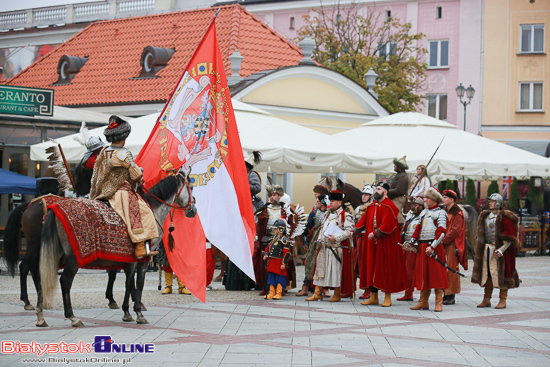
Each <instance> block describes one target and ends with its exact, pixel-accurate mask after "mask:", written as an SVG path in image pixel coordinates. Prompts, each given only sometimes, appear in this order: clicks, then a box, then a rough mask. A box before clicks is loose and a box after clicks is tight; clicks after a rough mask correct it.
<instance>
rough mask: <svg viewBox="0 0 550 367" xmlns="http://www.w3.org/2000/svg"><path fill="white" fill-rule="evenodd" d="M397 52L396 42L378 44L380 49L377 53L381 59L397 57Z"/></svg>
mask: <svg viewBox="0 0 550 367" xmlns="http://www.w3.org/2000/svg"><path fill="white" fill-rule="evenodd" d="M396 50H397V43H395V42H380V43H378V48H377V49H376V53H377V54H378V56H379V57H383V58H384V59H385V58H386V57H388V56H392V55H395V53H396Z"/></svg>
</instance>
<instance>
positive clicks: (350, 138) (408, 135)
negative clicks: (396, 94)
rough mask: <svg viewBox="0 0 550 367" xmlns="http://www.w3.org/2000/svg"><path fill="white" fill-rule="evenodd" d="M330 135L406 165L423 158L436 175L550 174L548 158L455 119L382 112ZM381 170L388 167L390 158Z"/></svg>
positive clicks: (350, 146) (351, 149)
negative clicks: (481, 133) (383, 114)
mask: <svg viewBox="0 0 550 367" xmlns="http://www.w3.org/2000/svg"><path fill="white" fill-rule="evenodd" d="M332 137H333V138H334V139H335V140H337V141H338V142H339V143H340V145H342V146H346V147H347V149H348V151H349V152H350V153H351V154H357V155H360V154H361V149H362V147H368V148H369V150H370V149H372V150H374V151H379V152H383V153H386V154H390V155H392V156H394V157H396V158H401V157H402V156H405V155H406V156H407V158H406V160H407V163H408V165H409V171H411V172H412V171H415V170H416V167H417V166H418V165H420V164H424V165H425V164H427V163H428V161H429V160H430V158H431V156H432V155H433V153H434V152H435V150H436V149H437V146H438V145H439V144H440V143H441V141H442V140H443V142H442V143H441V146H440V147H439V150H438V151H437V153H436V154H435V156H434V158H433V160H432V162H431V163H430V166H429V167H428V172H429V173H430V174H436V175H447V176H466V177H470V178H477V179H489V178H491V177H500V176H542V177H546V176H550V160H549V159H548V158H545V157H542V156H540V155H537V154H534V153H530V152H527V151H525V150H522V149H519V148H515V147H512V146H510V145H506V144H503V143H499V142H497V141H494V140H491V139H487V138H483V137H481V136H478V135H475V134H471V133H468V132H464V131H462V130H459V129H457V128H456V127H455V126H454V125H451V124H449V123H447V122H444V121H440V120H437V119H434V118H432V117H429V116H427V115H424V114H421V113H417V112H401V113H396V114H394V115H391V116H388V117H383V118H380V119H377V120H374V121H371V122H368V123H365V124H362V125H361V126H359V127H358V128H355V129H352V130H348V131H344V132H341V133H338V134H335V135H332ZM383 171H386V172H391V171H393V164H390V165H388V166H387V167H385V168H384V170H383Z"/></svg>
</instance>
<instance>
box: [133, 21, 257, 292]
mask: <svg viewBox="0 0 550 367" xmlns="http://www.w3.org/2000/svg"><path fill="white" fill-rule="evenodd" d="M136 163H137V164H138V165H139V166H141V167H143V169H144V172H143V177H144V179H145V181H146V182H147V186H148V187H150V186H152V185H153V184H155V183H156V182H158V181H159V180H161V179H163V178H165V177H166V176H167V172H169V171H170V170H172V169H179V168H180V167H184V168H185V169H187V168H191V175H190V181H191V184H192V185H193V196H195V198H196V206H197V211H198V215H197V216H196V217H195V218H192V219H191V218H186V217H185V215H184V213H181V211H176V215H175V216H174V219H173V221H174V226H175V231H174V232H173V233H172V234H173V236H174V239H175V246H174V249H173V250H172V251H169V249H168V240H167V236H168V227H169V225H170V223H169V222H170V220H169V219H167V221H166V223H164V229H165V231H164V243H165V248H166V250H167V251H166V252H167V255H168V260H169V261H170V266H171V267H172V270H174V272H175V273H176V275H177V276H178V278H179V279H181V280H182V281H183V283H184V284H185V285H186V287H187V288H188V289H189V290H190V291H191V292H192V293H193V294H194V295H195V296H196V297H197V298H199V299H200V300H202V301H203V302H204V301H205V298H206V285H207V284H206V263H205V251H206V250H205V249H206V245H205V243H206V238H208V240H209V241H210V242H211V243H212V244H213V245H214V246H216V247H217V248H219V249H220V250H221V251H223V253H224V254H226V255H227V256H228V257H229V258H230V259H231V261H232V262H233V263H235V265H237V266H238V267H239V268H240V269H241V270H243V271H244V272H245V273H246V274H247V275H248V276H249V277H250V278H252V279H254V269H253V266H252V255H251V253H252V250H253V246H254V237H255V235H256V229H255V224H254V213H253V209H252V199H251V196H250V186H249V183H248V176H247V173H246V167H245V164H244V157H243V152H242V147H241V142H240V139H239V133H238V130H237V124H236V121H235V115H234V113H233V106H232V104H231V96H230V94H229V88H228V86H227V79H226V76H225V69H224V66H223V60H222V56H221V53H220V47H219V44H218V39H217V36H216V24H215V21H212V23H211V24H210V26H209V27H208V30H207V31H206V34H205V35H204V38H203V40H202V41H201V43H200V45H199V46H198V48H197V50H196V51H195V54H194V55H193V57H192V58H191V61H190V62H189V64H188V66H187V68H186V69H185V72H184V73H183V75H182V77H181V78H180V80H179V82H178V84H177V85H176V88H175V89H174V91H173V92H172V95H171V96H170V98H169V99H168V102H167V103H166V106H165V107H164V110H163V111H162V113H161V114H160V116H159V119H158V120H157V123H156V124H155V127H154V128H153V131H152V132H151V135H150V136H149V139H148V140H147V143H145V146H144V147H143V149H142V150H141V151H140V153H139V155H138V156H137V158H136ZM205 236H206V238H205Z"/></svg>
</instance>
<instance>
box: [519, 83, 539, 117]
mask: <svg viewBox="0 0 550 367" xmlns="http://www.w3.org/2000/svg"><path fill="white" fill-rule="evenodd" d="M519 110H520V111H542V110H543V109H542V83H519Z"/></svg>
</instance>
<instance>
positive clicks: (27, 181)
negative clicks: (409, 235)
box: [0, 168, 36, 195]
mask: <svg viewBox="0 0 550 367" xmlns="http://www.w3.org/2000/svg"><path fill="white" fill-rule="evenodd" d="M0 194H30V195H36V179H35V178H32V177H29V176H24V175H20V174H19V173H15V172H10V171H6V170H5V169H2V168H0Z"/></svg>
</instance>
